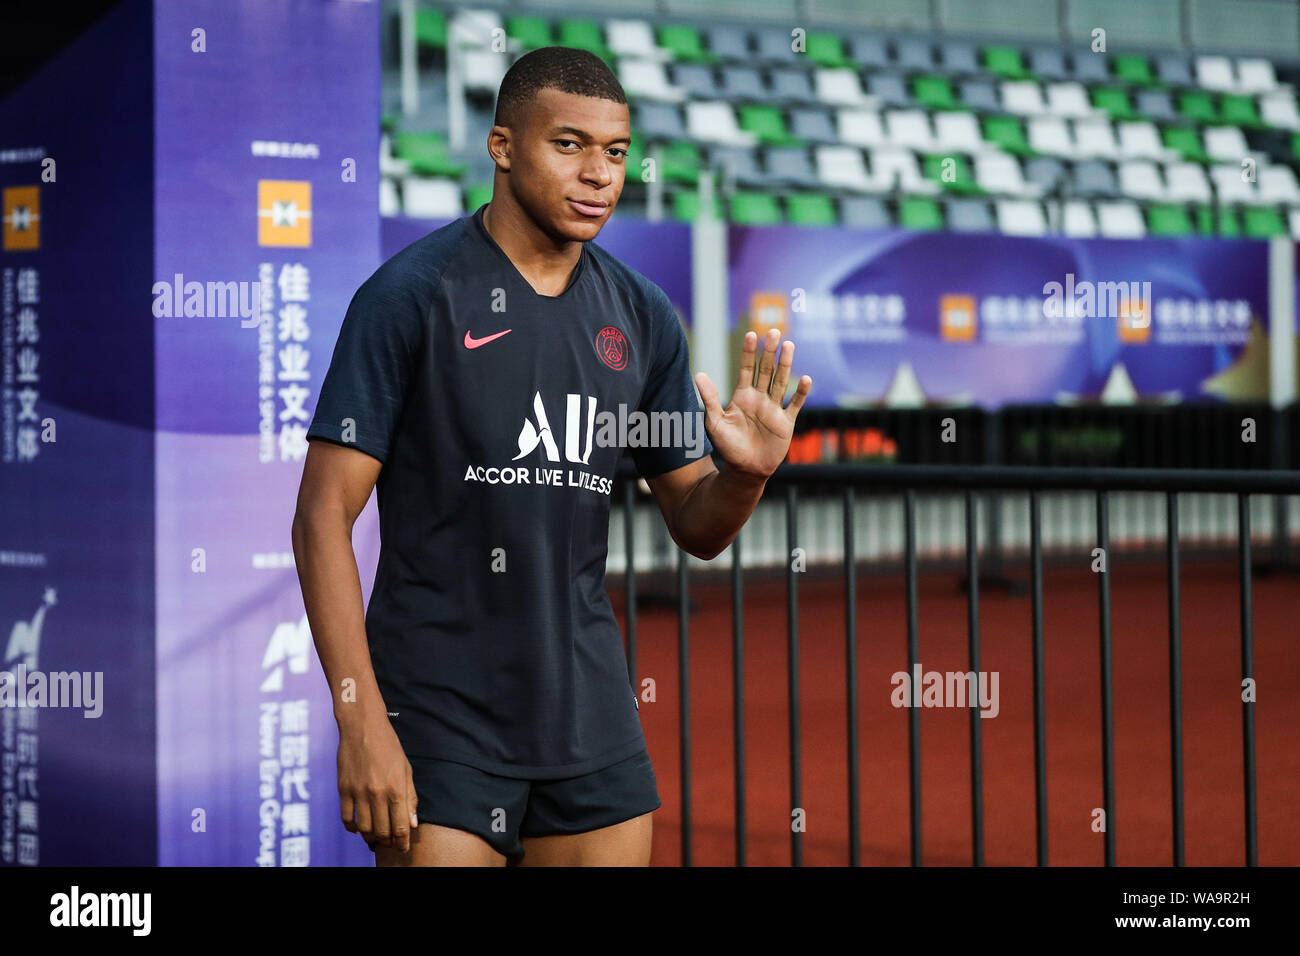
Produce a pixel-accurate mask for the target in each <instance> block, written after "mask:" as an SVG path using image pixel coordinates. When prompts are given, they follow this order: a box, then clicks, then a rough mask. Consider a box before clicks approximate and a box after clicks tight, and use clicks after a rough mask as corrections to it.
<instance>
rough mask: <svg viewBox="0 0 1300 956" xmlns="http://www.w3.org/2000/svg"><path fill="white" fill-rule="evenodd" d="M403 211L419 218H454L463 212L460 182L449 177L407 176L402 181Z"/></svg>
mask: <svg viewBox="0 0 1300 956" xmlns="http://www.w3.org/2000/svg"><path fill="white" fill-rule="evenodd" d="M402 196H403V198H404V199H405V200H406V203H405V206H404V212H405V213H406V214H407V215H408V216H415V217H417V218H420V219H455V218H456V217H458V216H460V215H461V214H463V213H464V209H463V208H462V207H461V199H460V184H459V183H457V182H454V181H452V180H450V179H417V178H415V177H411V178H408V179H407V180H406V181H405V182H403V183H402Z"/></svg>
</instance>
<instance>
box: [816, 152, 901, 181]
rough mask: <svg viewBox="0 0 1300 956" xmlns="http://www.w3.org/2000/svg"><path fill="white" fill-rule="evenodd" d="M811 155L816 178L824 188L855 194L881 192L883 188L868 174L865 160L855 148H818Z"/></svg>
mask: <svg viewBox="0 0 1300 956" xmlns="http://www.w3.org/2000/svg"><path fill="white" fill-rule="evenodd" d="M813 155H814V157H815V161H816V166H817V178H818V179H820V180H821V182H822V183H823V184H824V185H826V186H830V187H833V188H838V189H850V190H854V191H856V192H882V191H883V190H884V188H885V187H882V186H879V185H877V183H876V181H875V180H873V179H872V178H871V176H870V174H868V172H867V164H866V160H864V159H863V158H862V151H861V150H859V149H858V148H857V147H854V146H818V147H817V148H816V149H815V150H814V153H813Z"/></svg>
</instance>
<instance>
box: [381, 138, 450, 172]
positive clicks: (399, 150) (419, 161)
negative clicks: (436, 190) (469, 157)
mask: <svg viewBox="0 0 1300 956" xmlns="http://www.w3.org/2000/svg"><path fill="white" fill-rule="evenodd" d="M393 155H394V156H396V157H397V158H398V159H404V160H406V161H407V162H408V163H410V164H411V169H412V170H414V171H415V172H417V173H420V174H421V175H423V176H446V177H447V178H449V179H459V178H460V177H461V176H464V175H465V169H466V165H465V164H464V163H458V162H456V161H455V160H453V159H452V158H451V157H450V156H448V155H447V144H446V143H445V142H444V141H443V138H442V137H441V136H440V135H439V134H437V133H417V132H406V133H398V134H396V135H395V136H394V137H393Z"/></svg>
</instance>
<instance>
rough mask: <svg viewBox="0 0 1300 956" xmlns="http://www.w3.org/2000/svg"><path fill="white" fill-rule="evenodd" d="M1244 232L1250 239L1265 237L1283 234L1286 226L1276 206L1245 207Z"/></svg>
mask: <svg viewBox="0 0 1300 956" xmlns="http://www.w3.org/2000/svg"><path fill="white" fill-rule="evenodd" d="M1244 232H1245V233H1246V235H1247V236H1248V237H1249V238H1251V239H1267V238H1269V237H1270V236H1285V235H1286V234H1287V228H1286V223H1285V222H1283V221H1282V217H1281V215H1279V214H1278V211H1277V209H1276V208H1274V207H1273V206H1259V207H1255V208H1247V209H1246V211H1245V229H1244Z"/></svg>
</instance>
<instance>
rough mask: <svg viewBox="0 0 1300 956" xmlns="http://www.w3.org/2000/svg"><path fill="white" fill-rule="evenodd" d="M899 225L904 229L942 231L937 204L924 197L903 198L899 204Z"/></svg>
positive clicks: (941, 216)
mask: <svg viewBox="0 0 1300 956" xmlns="http://www.w3.org/2000/svg"><path fill="white" fill-rule="evenodd" d="M898 212H899V216H898V218H899V223H900V224H901V225H902V226H903V228H904V229H928V230H933V229H942V228H943V215H942V213H940V212H939V204H938V203H936V202H935V201H934V200H933V199H928V198H926V197H925V196H904V197H903V200H902V202H901V203H900V204H899V210H898Z"/></svg>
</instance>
